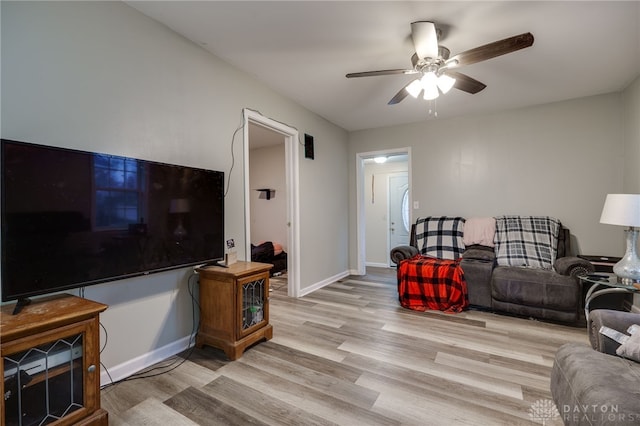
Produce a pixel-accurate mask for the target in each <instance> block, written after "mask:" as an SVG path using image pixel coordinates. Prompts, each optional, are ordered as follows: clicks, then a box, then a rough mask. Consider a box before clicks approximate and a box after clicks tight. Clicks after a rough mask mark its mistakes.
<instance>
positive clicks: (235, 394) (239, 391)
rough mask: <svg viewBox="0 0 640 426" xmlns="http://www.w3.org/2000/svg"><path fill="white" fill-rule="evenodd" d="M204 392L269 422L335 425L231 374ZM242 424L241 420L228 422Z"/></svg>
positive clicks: (294, 425)
mask: <svg viewBox="0 0 640 426" xmlns="http://www.w3.org/2000/svg"><path fill="white" fill-rule="evenodd" d="M202 391H203V392H204V393H207V394H210V395H215V397H216V398H218V399H220V400H222V401H225V402H226V403H227V404H229V405H231V406H233V407H235V408H237V409H238V410H242V411H244V412H246V413H249V414H251V416H253V417H255V418H256V419H259V420H261V421H263V422H264V423H267V424H272V425H290V426H298V425H300V422H301V420H302V419H304V420H303V421H304V424H305V426H330V425H335V423H332V422H330V421H328V420H326V419H323V418H322V417H318V416H315V415H313V414H311V413H309V412H306V411H304V410H302V409H300V408H298V407H296V406H294V405H292V404H289V403H286V402H284V401H281V400H279V399H277V398H273V397H270V396H269V395H268V394H265V393H262V392H259V391H257V390H255V389H253V388H251V387H250V386H246V385H243V384H242V383H239V382H237V381H235V380H232V379H230V378H228V377H225V376H221V377H220V378H218V379H216V380H214V381H213V382H211V383H209V384H208V385H207V386H205V387H204V388H203V390H202ZM228 424H241V423H228Z"/></svg>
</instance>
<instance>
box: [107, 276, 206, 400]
mask: <svg viewBox="0 0 640 426" xmlns="http://www.w3.org/2000/svg"><path fill="white" fill-rule="evenodd" d="M197 278H198V274H197V273H193V274H192V275H191V276H189V279H188V281H187V288H188V290H189V295H190V296H191V320H192V324H193V327H192V329H191V338H190V339H189V345H188V348H189V349H188V350H187V352H186V353H185V354H184V355H182V356H179V355H174V356H172V357H170V358H168V359H167V360H165V362H166V364H163V365H154V366H151V367H148V368H147V369H143V370H141V371H139V372H137V373H134V374H132V375H130V376H128V377H125V378H123V379H120V380H118V381H116V382H114V381H113V378H112V377H111V374H109V370H108V369H107V368H106V367H105V366H104V364H102V362H101V363H100V365H102V368H104V370H105V371H106V373H107V375H108V376H109V379H110V380H111V383H109V384H106V385H104V386H102V387H101V388H100V389H101V390H104V389H107V388H109V387H112V386H114V385H117V384H118V383H122V382H127V381H131V380H138V379H147V378H150V377H156V376H160V375H162V374H166V373H168V372H170V371H173V370H175V369H176V368H178V367H180V366H181V365H182V364H184V363H185V362H186V361H188V360H189V358H190V357H191V355H192V354H193V351H194V350H195V342H194V339H195V336H196V335H197V334H198V331H199V330H200V321H199V320H198V321H196V309H197V312H198V314H199V313H200V303H198V300H197V299H196V297H195V294H194V291H193V287H194V285H195V284H194V281H195V283H197V282H198V279H197ZM194 279H195V280H194ZM198 317H199V315H198ZM101 325H102V324H101ZM103 330H104V331H105V346H106V340H107V337H106V334H107V330H106V329H105V328H104V326H103ZM103 349H104V346H103V348H102V349H101V350H100V352H102V350H103ZM183 353H184V352H183ZM158 370H162V371H158ZM154 371H157V372H155V373H152V372H154ZM150 373H152V374H150Z"/></svg>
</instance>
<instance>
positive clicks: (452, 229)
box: [416, 216, 464, 260]
mask: <svg viewBox="0 0 640 426" xmlns="http://www.w3.org/2000/svg"><path fill="white" fill-rule="evenodd" d="M463 229H464V218H462V217H447V216H429V217H426V218H420V219H418V220H417V221H416V243H417V246H418V249H419V250H420V253H421V254H422V255H424V256H429V257H435V258H438V259H450V260H456V259H458V258H459V257H460V256H462V253H463V252H464V242H463Z"/></svg>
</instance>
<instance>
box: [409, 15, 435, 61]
mask: <svg viewBox="0 0 640 426" xmlns="http://www.w3.org/2000/svg"><path fill="white" fill-rule="evenodd" d="M411 38H412V39H413V46H414V47H415V49H416V53H417V54H418V58H420V59H424V58H433V59H436V58H437V57H438V35H437V33H436V26H435V24H434V23H433V22H429V21H417V22H412V23H411Z"/></svg>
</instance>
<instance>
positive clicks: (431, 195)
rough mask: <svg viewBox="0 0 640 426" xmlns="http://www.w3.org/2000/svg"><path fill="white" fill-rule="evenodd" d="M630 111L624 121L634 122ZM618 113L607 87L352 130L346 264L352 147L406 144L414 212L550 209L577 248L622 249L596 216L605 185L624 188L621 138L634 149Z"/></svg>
mask: <svg viewBox="0 0 640 426" xmlns="http://www.w3.org/2000/svg"><path fill="white" fill-rule="evenodd" d="M636 92H637V89H636ZM625 93H626V92H625ZM637 97H638V96H637V94H636V95H635V96H634V99H636V100H635V103H636V104H637V102H638V101H637ZM629 103H633V102H631V101H628V102H627V104H629ZM636 108H637V106H636ZM637 116H638V115H637V113H636V115H635V117H636V119H632V121H633V124H632V125H631V126H628V127H633V128H635V129H636V131H637ZM624 117H625V102H623V95H622V94H620V93H613V94H608V95H602V96H594V97H589V98H582V99H576V100H571V101H567V102H559V103H554V104H547V105H543V106H537V107H531V108H524V109H518V110H511V111H506V112H500V113H494V114H487V115H480V116H474V117H462V118H454V119H450V120H429V121H425V122H423V123H416V124H410V125H403V126H397V127H388V128H380V129H370V130H363V131H357V132H352V133H351V134H350V140H349V159H350V161H349V167H350V169H349V176H350V177H349V182H350V193H351V197H350V200H351V202H350V225H351V226H350V231H351V234H350V237H351V238H350V254H351V258H350V259H351V261H350V262H351V267H352V268H355V267H356V259H357V253H356V247H355V241H356V236H355V232H356V227H355V221H356V218H355V193H356V192H355V156H356V154H357V153H359V152H369V151H376V150H383V149H389V148H394V147H405V146H409V147H411V149H412V169H411V170H412V176H411V180H410V181H411V182H412V185H413V188H412V191H413V200H415V201H419V203H420V209H419V210H413V211H412V215H413V218H416V217H419V216H427V215H460V216H465V217H471V216H493V215H500V214H532V215H550V216H555V217H557V218H558V219H560V220H561V221H562V223H563V224H565V225H566V226H567V227H568V228H570V229H571V232H572V234H574V235H575V237H576V243H577V244H576V247H574V249H576V250H578V251H579V252H581V253H584V254H602V255H605V254H608V255H622V254H623V253H624V236H623V231H622V229H618V228H620V227H612V226H608V225H601V224H600V223H599V219H600V213H601V211H602V205H603V203H604V199H605V196H606V194H607V193H612V192H622V191H623V189H624V187H623V174H624V172H623V165H624V164H625V146H627V147H635V149H636V150H637V147H638V144H639V141H638V139H637V136H634V137H630V139H632V140H629V141H628V142H627V143H626V144H625V131H624V130H623V129H624V126H623V123H624ZM630 118H631V117H630ZM634 126H636V127H634ZM636 152H637V151H636ZM637 160H638V158H637V156H636V157H635V159H632V160H626V161H627V162H628V163H629V164H628V167H632V168H633V167H635V165H636V164H637ZM633 173H636V174H635V179H636V180H637V171H635V172H630V173H629V174H630V175H631V174H633ZM631 179H632V178H631V177H630V178H629V180H631ZM635 188H636V189H635V190H637V186H636V187H635ZM631 189H633V187H632V186H631V185H630V186H629V190H631Z"/></svg>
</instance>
